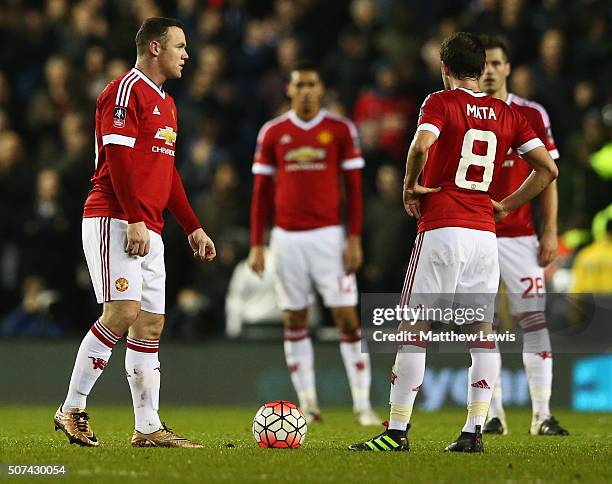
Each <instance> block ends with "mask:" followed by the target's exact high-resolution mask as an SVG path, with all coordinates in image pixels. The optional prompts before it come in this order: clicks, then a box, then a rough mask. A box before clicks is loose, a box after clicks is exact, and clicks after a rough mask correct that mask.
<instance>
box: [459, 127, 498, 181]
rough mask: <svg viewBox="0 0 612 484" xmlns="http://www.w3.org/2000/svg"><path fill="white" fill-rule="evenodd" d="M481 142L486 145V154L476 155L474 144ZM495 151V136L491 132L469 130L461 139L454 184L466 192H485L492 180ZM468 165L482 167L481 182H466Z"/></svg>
mask: <svg viewBox="0 0 612 484" xmlns="http://www.w3.org/2000/svg"><path fill="white" fill-rule="evenodd" d="M475 141H482V142H484V143H486V144H487V153H486V154H485V155H477V154H475V153H474V142H475ZM496 150H497V136H495V133H494V132H493V131H482V130H480V129H474V128H472V129H469V130H468V131H467V132H466V133H465V136H464V137H463V146H462V147H461V159H460V160H459V166H458V167H457V173H456V174H455V184H456V185H457V186H458V187H460V188H467V189H468V190H479V191H481V192H486V191H487V190H488V189H489V185H490V184H491V181H492V180H493V167H494V164H495V152H496ZM470 165H475V166H482V167H484V172H483V174H482V181H479V182H477V181H471V180H466V178H465V177H466V175H467V171H468V168H469V166H470Z"/></svg>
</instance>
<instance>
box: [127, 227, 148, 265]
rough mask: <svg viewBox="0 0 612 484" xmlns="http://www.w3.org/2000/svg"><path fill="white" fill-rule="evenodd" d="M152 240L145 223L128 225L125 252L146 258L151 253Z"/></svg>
mask: <svg viewBox="0 0 612 484" xmlns="http://www.w3.org/2000/svg"><path fill="white" fill-rule="evenodd" d="M150 248H151V240H150V238H149V230H148V229H147V226H146V225H145V223H144V222H136V223H133V224H128V226H127V236H126V237H125V249H124V250H125V251H126V252H127V253H128V254H130V255H139V256H140V257H144V256H145V255H147V254H148V253H149V249H150Z"/></svg>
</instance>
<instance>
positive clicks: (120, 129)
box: [83, 68, 178, 233]
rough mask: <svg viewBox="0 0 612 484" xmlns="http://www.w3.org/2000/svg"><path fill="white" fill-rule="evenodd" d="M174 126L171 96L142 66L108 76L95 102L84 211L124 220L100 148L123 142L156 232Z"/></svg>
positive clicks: (167, 185) (170, 167)
mask: <svg viewBox="0 0 612 484" xmlns="http://www.w3.org/2000/svg"><path fill="white" fill-rule="evenodd" d="M177 132H178V124H177V113H176V106H175V104H174V100H173V99H172V97H171V96H170V95H169V94H168V93H166V92H164V91H162V90H160V89H159V88H158V87H157V86H156V85H155V83H154V82H153V81H152V80H151V79H149V78H148V77H147V76H145V75H144V74H143V73H142V72H141V71H139V70H138V69H136V68H134V69H132V70H131V71H129V72H127V73H125V74H124V75H122V76H121V77H118V78H117V79H115V80H114V81H111V82H110V84H109V85H108V86H106V88H105V89H104V91H102V93H101V94H100V96H99V97H98V100H97V102H96V161H95V166H96V168H95V172H94V175H93V177H92V179H91V181H92V184H93V186H92V188H91V190H90V192H89V195H88V196H87V200H86V201H85V210H84V213H83V216H84V217H113V218H118V219H122V220H128V217H127V216H126V214H125V213H124V211H123V209H122V208H121V205H120V203H119V200H118V199H117V195H116V194H115V190H114V189H113V184H112V182H111V176H110V171H109V167H108V163H107V160H106V150H105V149H104V147H105V146H106V145H108V144H115V145H122V146H127V147H129V148H132V149H134V160H136V162H135V163H134V169H135V170H137V173H135V175H134V179H135V180H137V181H138V199H139V202H140V206H141V208H142V212H143V214H144V219H145V220H144V222H145V224H146V226H147V228H148V229H150V230H153V231H155V232H157V233H161V231H162V229H163V227H164V218H163V215H162V214H163V211H164V209H165V208H166V206H167V204H168V199H169V197H170V191H171V188H172V177H173V174H174V150H175V144H176V137H177Z"/></svg>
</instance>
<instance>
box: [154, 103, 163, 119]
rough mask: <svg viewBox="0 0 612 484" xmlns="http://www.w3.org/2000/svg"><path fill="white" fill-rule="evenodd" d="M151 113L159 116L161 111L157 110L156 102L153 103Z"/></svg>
mask: <svg viewBox="0 0 612 484" xmlns="http://www.w3.org/2000/svg"><path fill="white" fill-rule="evenodd" d="M153 114H156V115H157V116H159V115H160V114H161V113H160V112H159V108H158V107H157V104H156V105H155V107H154V108H153Z"/></svg>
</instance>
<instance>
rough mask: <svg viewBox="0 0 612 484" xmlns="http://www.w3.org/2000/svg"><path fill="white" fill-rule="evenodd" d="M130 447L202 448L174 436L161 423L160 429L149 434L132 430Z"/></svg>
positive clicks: (200, 445) (199, 445)
mask: <svg viewBox="0 0 612 484" xmlns="http://www.w3.org/2000/svg"><path fill="white" fill-rule="evenodd" d="M132 447H182V448H185V449H201V448H203V447H204V446H203V445H202V444H198V443H196V442H192V441H191V440H189V439H186V438H184V437H179V436H178V435H176V434H175V433H174V432H173V431H172V429H169V428H168V427H166V424H165V423H162V428H161V429H159V430H158V431H156V432H152V433H150V434H143V433H142V432H139V431H138V430H134V434H133V435H132Z"/></svg>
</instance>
